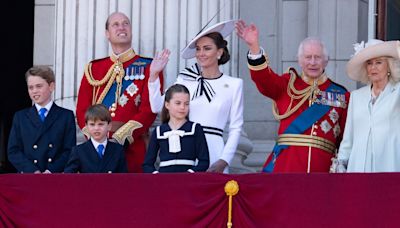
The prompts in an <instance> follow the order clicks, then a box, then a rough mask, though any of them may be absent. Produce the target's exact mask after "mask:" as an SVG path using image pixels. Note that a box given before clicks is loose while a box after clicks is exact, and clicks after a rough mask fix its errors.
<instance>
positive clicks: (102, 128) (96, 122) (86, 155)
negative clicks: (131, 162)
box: [64, 104, 128, 173]
mask: <svg viewBox="0 0 400 228" xmlns="http://www.w3.org/2000/svg"><path fill="white" fill-rule="evenodd" d="M85 124H86V127H87V129H88V132H89V134H90V139H89V140H88V141H86V142H85V143H82V144H80V145H78V146H75V147H74V148H72V152H71V155H70V158H69V161H68V163H67V165H66V167H65V170H64V172H65V173H76V172H80V173H126V172H128V168H127V164H126V159H125V153H124V149H123V147H122V146H121V145H120V144H118V143H114V142H111V141H108V140H107V139H108V137H107V135H108V132H109V131H110V129H111V114H110V112H109V111H108V109H107V108H106V106H104V105H102V104H96V105H93V106H91V107H89V109H88V110H87V111H86V113H85Z"/></svg>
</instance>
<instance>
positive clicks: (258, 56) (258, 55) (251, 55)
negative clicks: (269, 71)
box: [247, 47, 265, 60]
mask: <svg viewBox="0 0 400 228" xmlns="http://www.w3.org/2000/svg"><path fill="white" fill-rule="evenodd" d="M264 53H265V51H264V48H262V47H260V52H259V53H258V54H253V53H250V51H249V53H247V57H248V58H249V59H251V60H256V59H259V58H261V56H263V55H264Z"/></svg>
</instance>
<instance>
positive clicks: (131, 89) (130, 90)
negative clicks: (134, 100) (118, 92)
mask: <svg viewBox="0 0 400 228" xmlns="http://www.w3.org/2000/svg"><path fill="white" fill-rule="evenodd" d="M138 90H139V89H138V87H137V86H136V85H135V83H132V84H131V85H130V86H128V88H126V92H128V94H129V96H131V97H133V95H135V94H136V93H137V91H138Z"/></svg>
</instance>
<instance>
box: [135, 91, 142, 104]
mask: <svg viewBox="0 0 400 228" xmlns="http://www.w3.org/2000/svg"><path fill="white" fill-rule="evenodd" d="M140 102H142V100H141V97H140V94H139V95H137V96H136V98H135V105H136V107H139V105H140Z"/></svg>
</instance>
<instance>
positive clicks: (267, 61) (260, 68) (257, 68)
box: [247, 54, 269, 71]
mask: <svg viewBox="0 0 400 228" xmlns="http://www.w3.org/2000/svg"><path fill="white" fill-rule="evenodd" d="M264 57H265V62H263V63H261V64H260V65H257V66H253V65H250V64H248V63H247V66H248V67H249V69H250V70H254V71H259V70H263V69H265V68H267V67H268V66H269V57H268V55H267V54H264Z"/></svg>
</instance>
